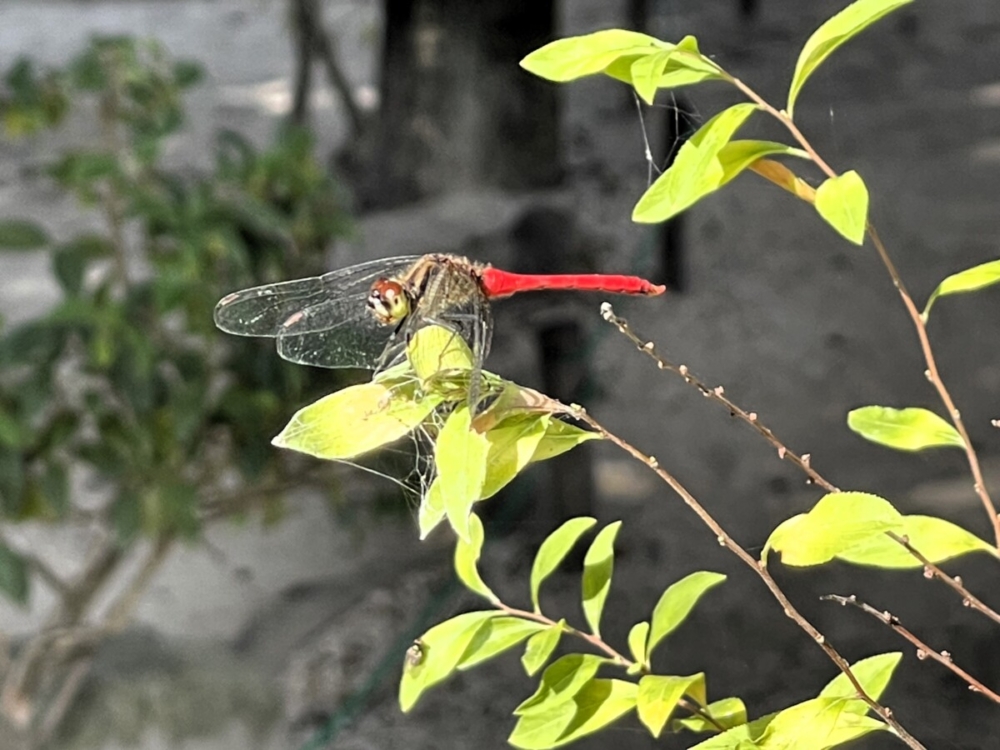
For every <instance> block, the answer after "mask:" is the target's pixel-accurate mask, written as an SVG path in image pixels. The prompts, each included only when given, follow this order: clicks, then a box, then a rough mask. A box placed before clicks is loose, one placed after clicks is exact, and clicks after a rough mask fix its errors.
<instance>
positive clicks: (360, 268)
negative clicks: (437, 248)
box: [215, 256, 420, 367]
mask: <svg viewBox="0 0 1000 750" xmlns="http://www.w3.org/2000/svg"><path fill="white" fill-rule="evenodd" d="M419 258H420V256H401V257H396V258H386V259H382V260H373V261H368V262H367V263H360V264H358V265H355V266H350V267H348V268H344V269H341V270H338V271H332V272H330V273H327V274H324V275H322V276H315V277H312V278H308V279H298V280H296V281H284V282H280V283H277V284H266V285H264V286H259V287H254V288H252V289H245V290H243V291H241V292H236V293H235V294H230V295H229V296H227V297H224V298H223V299H222V300H221V301H220V302H219V304H218V305H217V306H216V308H215V323H216V325H217V326H218V327H219V328H221V329H222V330H223V331H226V332H228V333H234V334H237V335H240V336H269V337H276V338H277V339H278V353H279V354H280V355H281V356H282V357H284V358H285V359H288V360H290V361H292V362H299V363H302V364H308V365H315V366H317V367H374V366H375V364H376V363H377V362H378V360H379V357H380V355H381V353H382V350H383V348H384V346H385V344H386V340H387V339H388V338H389V337H390V335H391V334H392V331H391V329H389V328H385V327H383V326H381V325H379V324H378V322H377V321H376V320H375V319H374V317H373V316H372V315H371V313H370V312H369V310H368V309H367V306H366V304H365V300H366V299H367V297H368V292H369V290H370V288H371V285H372V282H374V281H375V279H377V278H379V277H382V276H385V277H396V276H399V275H400V274H402V273H403V272H405V271H406V269H408V268H409V267H410V266H412V265H413V264H414V263H415V262H416V261H417V260H419Z"/></svg>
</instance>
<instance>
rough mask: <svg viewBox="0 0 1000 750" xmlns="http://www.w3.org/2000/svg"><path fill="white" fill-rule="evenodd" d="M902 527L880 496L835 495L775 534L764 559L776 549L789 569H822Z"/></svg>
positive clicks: (798, 516)
mask: <svg viewBox="0 0 1000 750" xmlns="http://www.w3.org/2000/svg"><path fill="white" fill-rule="evenodd" d="M902 526H903V517H902V515H900V513H899V511H897V510H896V509H895V508H893V507H892V505H891V504H890V503H889V501H888V500H885V499H883V498H881V497H879V496H878V495H869V494H868V493H865V492H831V493H830V494H828V495H825V496H824V497H822V498H821V499H820V501H819V502H818V503H816V505H814V506H813V508H812V510H810V511H809V512H808V513H805V514H799V515H797V516H793V517H792V518H789V519H788V520H787V521H784V522H782V523H781V524H780V525H779V526H778V528H776V529H775V530H774V531H773V532H771V536H770V537H769V538H768V540H767V544H765V545H764V551H763V553H762V555H761V559H766V557H767V552H768V550H772V549H773V550H774V551H775V552H779V553H780V554H781V562H783V563H784V564H785V565H790V566H796V567H801V566H807V565H820V564H822V563H825V562H829V561H830V560H832V559H833V558H834V557H836V556H838V555H840V554H842V553H844V552H846V551H847V550H849V549H851V548H852V547H855V546H857V545H859V544H861V543H862V542H865V541H867V540H869V539H872V538H873V537H876V536H879V535H881V534H884V532H886V531H895V532H897V533H898V532H899V530H900V529H901V528H902Z"/></svg>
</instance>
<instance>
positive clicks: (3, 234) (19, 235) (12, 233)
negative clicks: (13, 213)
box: [0, 219, 49, 250]
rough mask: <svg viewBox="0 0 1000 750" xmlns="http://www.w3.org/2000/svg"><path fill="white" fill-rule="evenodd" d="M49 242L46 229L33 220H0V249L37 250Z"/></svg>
mask: <svg viewBox="0 0 1000 750" xmlns="http://www.w3.org/2000/svg"><path fill="white" fill-rule="evenodd" d="M48 244H49V236H48V234H47V233H46V231H45V230H44V229H43V228H42V227H41V226H40V225H39V224H36V223H35V222H33V221H27V220H24V219H2V220H0V250H37V249H38V248H40V247H45V246H46V245H48Z"/></svg>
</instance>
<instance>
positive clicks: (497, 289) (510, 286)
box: [479, 266, 667, 298]
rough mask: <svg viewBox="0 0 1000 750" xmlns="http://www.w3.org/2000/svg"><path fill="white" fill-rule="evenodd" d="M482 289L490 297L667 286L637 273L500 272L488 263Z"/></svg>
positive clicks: (650, 291)
mask: <svg viewBox="0 0 1000 750" xmlns="http://www.w3.org/2000/svg"><path fill="white" fill-rule="evenodd" d="M479 280H480V282H481V283H482V286H483V291H484V292H486V296H487V297H490V298H496V297H509V296H510V295H512V294H517V293H518V292H534V291H541V290H546V289H574V290H576V291H581V292H607V293H609V294H645V295H649V296H653V295H657V294H663V292H665V291H666V289H667V288H666V287H665V286H662V285H660V284H653V283H652V282H650V281H647V280H646V279H643V278H640V277H638V276H619V275H616V274H602V273H568V274H523V273H511V272H510V271H501V270H500V269H499V268H493V267H492V266H487V267H486V268H484V269H483V270H482V271H480V272H479Z"/></svg>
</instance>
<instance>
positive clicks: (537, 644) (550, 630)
mask: <svg viewBox="0 0 1000 750" xmlns="http://www.w3.org/2000/svg"><path fill="white" fill-rule="evenodd" d="M565 626H566V621H565V620H560V621H559V622H557V623H556V624H555V625H550V626H549V627H547V628H545V630H543V631H541V632H539V633H535V634H534V635H533V636H531V637H530V638H529V639H528V643H527V645H526V646H525V647H524V656H522V657H521V664H523V665H524V671H525V672H527V674H528V677H531V676H532V675H533V674H535V672H537V671H538V670H539V669H541V668H542V667H543V666H544V665H545V662H547V661H548V660H549V657H550V656H552V652H553V651H555V650H556V646H558V645H559V639H560V638H561V637H562V634H563V629H564V628H565Z"/></svg>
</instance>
